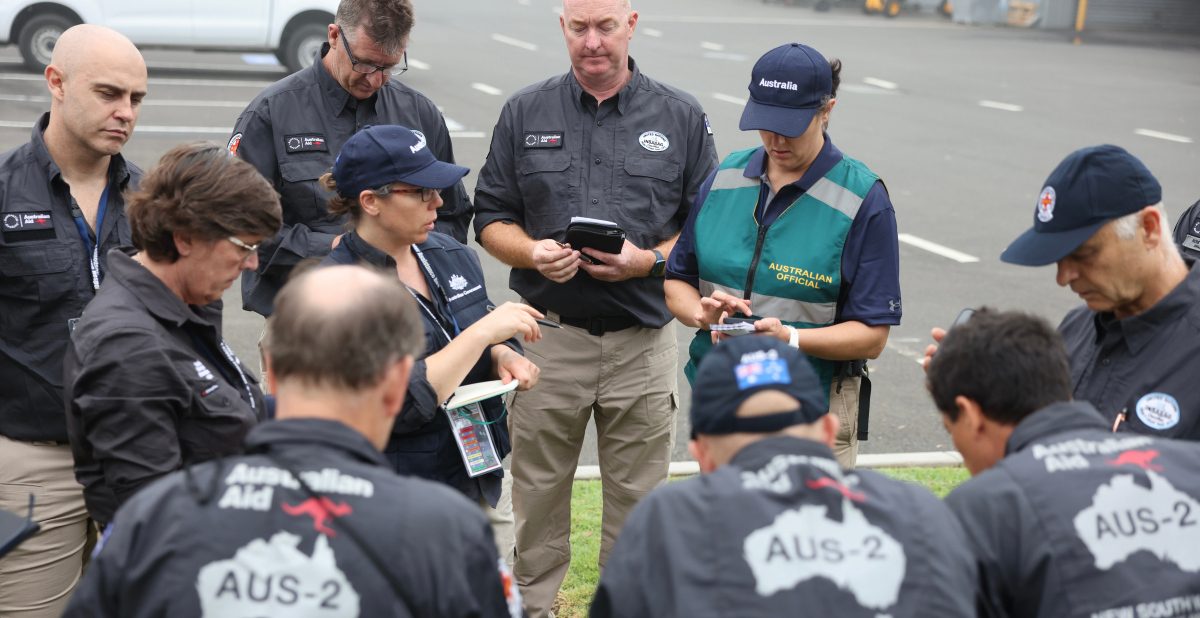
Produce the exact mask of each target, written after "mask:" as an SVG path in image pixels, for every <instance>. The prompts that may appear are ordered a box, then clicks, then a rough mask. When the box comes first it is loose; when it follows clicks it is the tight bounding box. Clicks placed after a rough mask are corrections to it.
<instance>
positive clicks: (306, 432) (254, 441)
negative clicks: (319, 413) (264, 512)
mask: <svg viewBox="0 0 1200 618" xmlns="http://www.w3.org/2000/svg"><path fill="white" fill-rule="evenodd" d="M276 445H279V446H281V447H282V448H285V449H286V448H288V446H291V445H295V446H306V447H311V446H319V447H325V448H330V449H336V450H339V451H343V452H345V453H347V454H348V455H350V456H352V457H353V458H355V459H357V460H360V461H363V462H366V463H370V464H374V465H377V466H382V467H385V468H386V467H388V466H389V464H388V461H387V459H385V458H384V456H383V453H381V452H379V449H377V448H375V446H374V445H373V444H371V443H370V442H369V441H368V440H367V438H366V436H363V435H362V434H361V433H358V432H357V431H355V430H353V429H351V428H350V427H349V426H348V425H346V424H344V423H341V422H338V421H331V420H326V419H319V418H287V419H282V420H274V421H267V422H265V423H262V424H261V425H257V426H255V427H254V428H253V429H251V430H250V433H249V434H247V435H246V451H247V452H248V453H254V452H261V451H264V450H267V449H271V448H275V447H276ZM304 451H305V453H306V455H305V456H306V457H308V456H309V454H308V449H304Z"/></svg>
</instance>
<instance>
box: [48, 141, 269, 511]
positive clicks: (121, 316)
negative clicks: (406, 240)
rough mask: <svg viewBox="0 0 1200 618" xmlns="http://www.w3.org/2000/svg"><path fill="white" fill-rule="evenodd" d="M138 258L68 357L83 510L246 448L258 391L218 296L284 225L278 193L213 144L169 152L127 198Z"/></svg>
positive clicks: (124, 265)
mask: <svg viewBox="0 0 1200 618" xmlns="http://www.w3.org/2000/svg"><path fill="white" fill-rule="evenodd" d="M127 212H128V216H129V225H130V228H131V230H132V237H133V246H134V248H135V249H136V252H134V253H132V254H126V253H123V252H122V251H121V250H117V249H114V250H113V251H111V252H109V254H108V268H109V270H108V277H107V278H106V279H105V280H104V284H103V285H101V286H100V291H99V292H98V293H97V294H96V297H95V298H94V299H93V300H92V302H91V303H89V304H88V306H87V309H86V310H85V311H84V315H83V317H82V318H81V319H80V321H79V325H78V326H77V327H76V328H75V332H74V334H73V335H72V338H71V345H70V346H69V348H68V350H67V358H66V366H65V371H64V376H63V381H64V384H65V386H66V401H67V430H68V433H69V434H70V436H71V449H72V451H73V452H74V454H75V475H76V477H77V478H78V479H79V482H80V483H82V484H83V486H84V499H85V501H86V502H87V507H88V512H89V513H90V514H91V516H92V518H93V519H94V520H95V521H96V522H97V523H99V524H101V525H104V524H108V523H109V522H111V521H112V516H113V513H114V512H115V511H116V510H117V507H119V506H120V505H121V504H122V503H123V502H125V501H126V500H128V499H129V498H130V496H132V495H133V494H135V493H136V492H137V491H138V490H140V489H141V488H142V487H145V486H146V485H147V484H149V483H150V482H151V481H153V480H155V479H157V478H159V477H161V476H163V475H165V474H167V473H169V472H172V471H174V470H178V469H179V468H181V467H183V466H186V465H189V464H192V463H195V462H199V461H205V460H208V459H212V458H214V457H220V456H223V455H229V454H233V453H236V452H238V451H240V450H241V444H242V438H243V437H245V435H246V432H247V431H249V430H250V428H251V427H253V426H254V425H255V424H257V423H258V422H259V421H260V420H262V419H263V418H264V417H265V414H264V404H263V396H262V392H261V390H260V389H259V386H258V381H257V379H255V377H254V375H253V374H252V373H251V372H250V371H249V370H248V369H247V368H246V367H244V366H243V365H242V362H241V361H240V360H239V359H238V358H237V356H236V355H234V353H233V350H232V349H231V348H230V347H229V345H228V344H227V343H226V342H225V340H224V338H223V337H222V335H221V317H222V316H221V309H222V303H221V295H222V294H223V293H224V292H225V290H227V289H229V286H230V285H232V284H233V282H234V281H235V280H236V279H237V277H238V275H240V274H241V272H242V271H243V270H248V269H253V268H254V266H255V264H256V262H257V260H258V253H257V251H256V249H257V247H258V244H259V243H261V242H262V241H263V240H264V239H267V238H271V237H272V236H273V235H274V234H275V232H276V231H278V230H279V225H280V221H281V215H280V209H279V197H278V195H276V194H275V190H274V189H272V188H271V185H269V184H268V183H267V182H266V181H265V180H263V178H262V176H260V175H259V174H258V172H256V171H255V170H254V168H253V167H252V166H250V164H248V163H246V162H244V161H241V160H239V159H235V158H233V157H230V156H229V154H228V153H227V152H225V150H224V149H223V148H221V147H220V146H218V145H216V144H206V143H195V144H186V145H182V146H176V147H175V148H172V149H171V150H169V151H168V152H167V153H166V154H165V155H163V157H162V159H160V160H159V162H158V164H157V165H156V166H155V167H154V169H152V170H151V171H150V172H149V173H148V174H147V175H146V176H145V177H144V178H143V179H142V183H141V186H140V187H139V189H138V190H137V192H135V193H133V194H132V195H131V196H130V197H129V207H128V209H127Z"/></svg>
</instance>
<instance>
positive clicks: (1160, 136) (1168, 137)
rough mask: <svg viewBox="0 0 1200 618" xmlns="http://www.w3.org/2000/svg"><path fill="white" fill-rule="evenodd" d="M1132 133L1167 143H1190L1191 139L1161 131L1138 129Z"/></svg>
mask: <svg viewBox="0 0 1200 618" xmlns="http://www.w3.org/2000/svg"><path fill="white" fill-rule="evenodd" d="M1134 133H1137V134H1138V135H1141V136H1144V137H1153V138H1156V139H1165V140H1167V141H1168V142H1179V143H1180V144H1190V143H1192V138H1190V137H1185V136H1183V135H1175V134H1174V133H1163V132H1162V131H1155V130H1153V129H1138V130H1136V131H1134Z"/></svg>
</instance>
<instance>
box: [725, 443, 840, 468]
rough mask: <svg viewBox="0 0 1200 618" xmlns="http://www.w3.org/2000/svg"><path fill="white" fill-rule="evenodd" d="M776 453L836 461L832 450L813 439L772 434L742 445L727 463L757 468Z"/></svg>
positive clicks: (740, 466) (738, 466)
mask: <svg viewBox="0 0 1200 618" xmlns="http://www.w3.org/2000/svg"><path fill="white" fill-rule="evenodd" d="M778 455H807V456H809V457H814V458H822V459H828V460H830V461H836V460H835V459H834V456H833V450H831V449H830V448H829V447H828V446H826V445H824V444H821V443H820V442H817V441H815V440H806V439H804V438H793V437H791V436H772V437H770V438H763V439H762V440H759V441H757V442H752V443H750V444H748V445H746V446H745V447H743V448H742V450H740V451H738V452H737V453H735V454H734V455H733V459H731V460H730V461H729V465H732V466H735V467H737V468H741V469H743V470H757V469H759V468H761V467H763V466H764V465H766V463H767V462H768V461H771V460H772V459H774V458H775V457H776V456H778Z"/></svg>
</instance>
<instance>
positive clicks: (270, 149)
mask: <svg viewBox="0 0 1200 618" xmlns="http://www.w3.org/2000/svg"><path fill="white" fill-rule="evenodd" d="M328 51H329V45H328V44H326V45H325V46H324V47H323V48H322V50H321V57H324V56H325V54H326V53H328ZM377 124H399V125H404V126H406V127H409V128H410V129H416V130H418V131H421V132H422V133H424V135H425V139H426V141H427V143H428V144H429V148H430V150H431V151H432V152H433V154H434V156H435V157H437V158H438V160H440V161H446V162H449V163H453V162H454V149H453V148H452V146H451V144H450V131H449V130H448V129H447V128H446V121H445V119H444V118H442V113H441V112H439V111H438V109H437V106H435V105H434V104H433V101H430V100H429V99H428V98H426V97H425V95H423V94H421V93H419V92H417V91H416V90H413V89H412V88H409V87H408V86H405V85H404V84H403V83H401V82H400V81H399V80H396V79H389V80H388V81H387V82H385V83H384V85H383V87H382V88H380V89H379V91H378V92H377V93H375V95H374V96H372V97H371V98H369V99H365V100H362V101H359V100H358V99H355V98H354V97H352V96H350V93H349V92H347V91H346V89H345V88H342V86H341V84H338V83H337V81H336V80H335V79H334V78H333V76H332V75H330V74H329V72H328V71H326V70H325V65H324V64H322V63H321V61H320V60H319V59H318V61H317V62H314V63H313V65H312V66H311V67H309V68H308V69H305V70H303V71H298V72H296V73H293V74H292V75H289V76H287V77H285V78H283V79H281V80H279V81H278V82H275V83H274V84H272V85H270V86H268V87H267V88H266V89H265V90H263V91H262V92H261V93H259V95H258V96H257V97H255V99H254V100H253V101H251V102H250V105H248V106H247V107H246V109H245V111H243V112H242V115H241V116H238V119H237V122H236V123H235V124H234V129H233V136H232V137H230V139H229V150H230V152H233V153H234V154H236V155H237V156H239V157H241V158H242V159H244V160H245V161H247V162H249V163H250V164H251V165H253V166H254V167H256V168H258V171H259V172H260V173H261V174H262V175H263V176H264V177H266V179H267V180H269V181H271V184H272V185H274V187H275V189H276V190H277V191H279V194H280V201H281V203H282V206H283V228H282V229H281V230H280V233H279V236H277V237H276V238H275V239H274V240H273V241H270V242H267V243H264V244H263V247H262V248H261V249H260V250H259V254H258V256H259V267H258V271H257V272H246V273H245V274H243V275H242V305H243V306H244V307H245V308H246V309H249V310H252V311H256V312H258V313H261V314H263V315H270V313H271V310H272V308H273V306H274V300H275V294H276V293H277V292H278V291H279V288H280V287H282V286H283V283H284V281H286V279H287V275H288V273H290V272H291V270H292V267H293V266H295V265H296V264H297V263H298V262H300V261H301V260H303V259H305V258H310V257H322V256H324V255H325V254H327V253H329V250H330V245H331V244H332V242H333V237H334V236H337V235H338V234H341V233H342V232H344V231H345V225H344V224H345V222H346V218H345V217H335V216H332V215H330V214H329V212H328V210H326V205H327V204H328V203H329V198H330V197H332V195H333V194H332V193H330V192H328V191H326V190H325V189H324V188H322V187H321V186H320V183H318V182H317V180H318V179H319V178H320V177H321V175H322V174H324V173H325V172H328V171H330V170H331V169H333V160H334V158H335V157H336V156H337V153H338V151H340V150H341V149H342V144H345V143H346V140H349V139H350V136H352V135H354V134H355V133H357V132H358V131H359V130H360V129H362V128H363V127H366V126H369V125H377ZM442 198H443V199H444V200H445V202H446V203H445V205H444V206H442V207H441V208H440V209H439V210H438V222H437V229H438V231H439V232H442V233H444V234H448V235H450V236H453V237H454V238H456V239H457V240H458V241H459V242H464V243H465V242H466V241H467V228H468V226H469V225H470V223H471V202H470V199H469V198H468V197H467V192H466V189H465V188H463V185H462V183H461V182H459V183H458V184H456V185H454V186H453V187H451V188H450V189H448V190H447V191H445V192H443V193H442Z"/></svg>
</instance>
